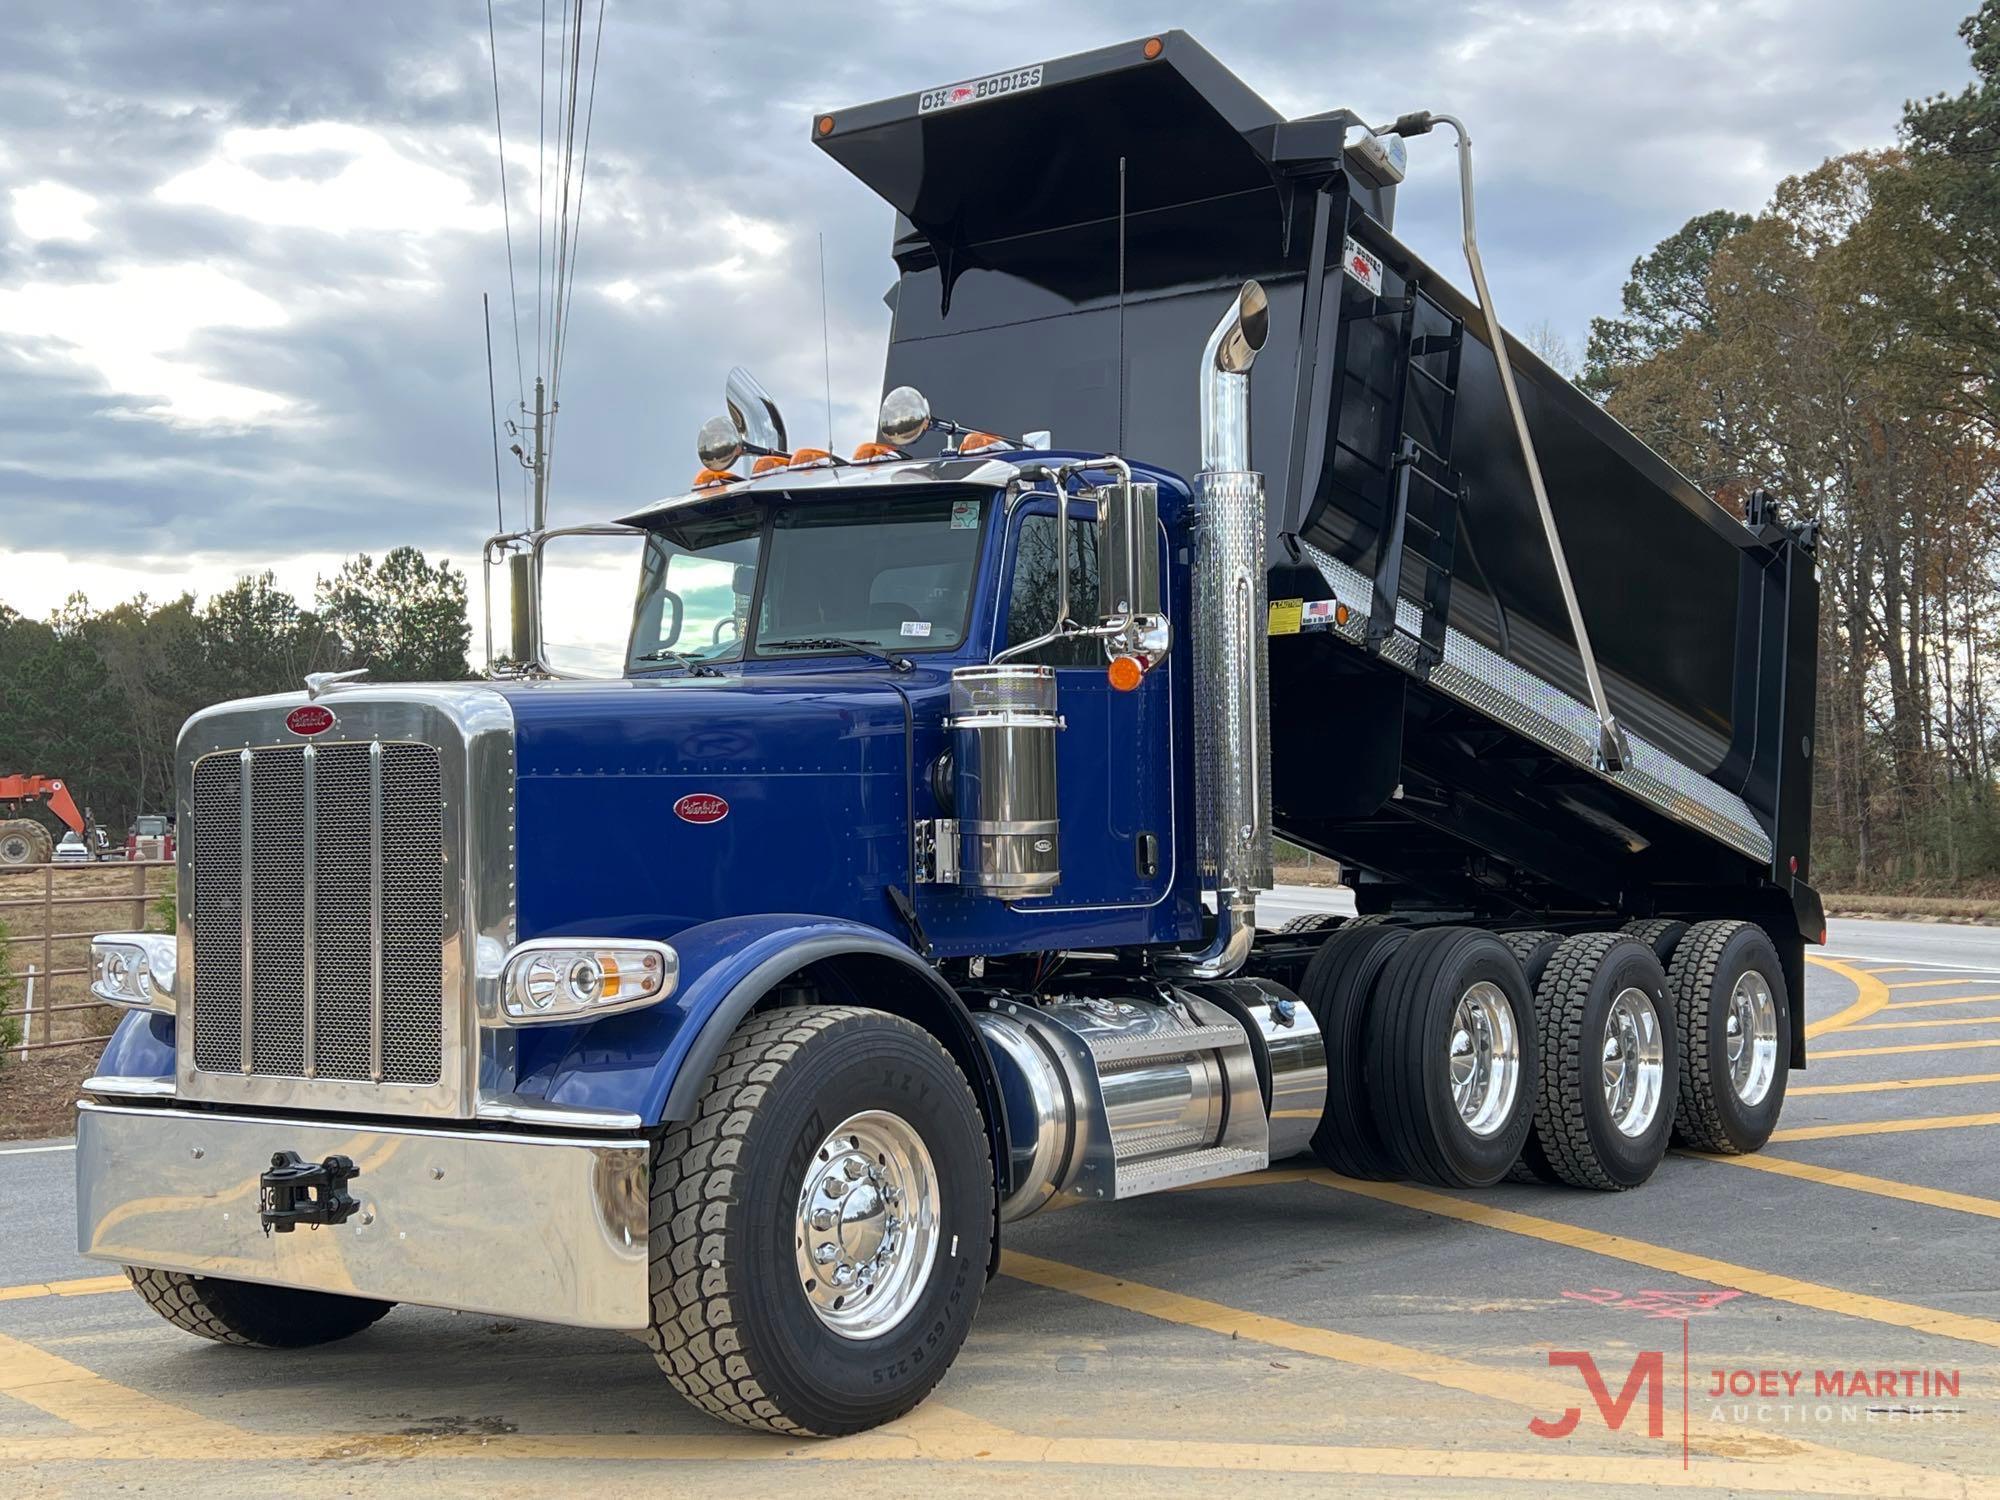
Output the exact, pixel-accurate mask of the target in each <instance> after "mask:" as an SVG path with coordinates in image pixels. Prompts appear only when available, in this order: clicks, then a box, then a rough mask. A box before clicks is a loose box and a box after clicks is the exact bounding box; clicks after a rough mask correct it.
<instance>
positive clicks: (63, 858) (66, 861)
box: [51, 833, 90, 865]
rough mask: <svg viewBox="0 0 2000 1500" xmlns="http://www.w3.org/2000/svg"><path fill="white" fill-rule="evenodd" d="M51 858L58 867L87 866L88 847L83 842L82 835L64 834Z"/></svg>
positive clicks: (88, 858) (88, 860)
mask: <svg viewBox="0 0 2000 1500" xmlns="http://www.w3.org/2000/svg"><path fill="white" fill-rule="evenodd" d="M51 858H52V859H53V860H54V862H55V863H56V864H59V865H87V864H89V863H90V846H89V845H88V844H86V843H85V842H84V841H83V835H82V834H80V833H66V834H64V835H63V836H62V842H61V843H59V844H57V845H56V848H55V853H54V854H53V855H52V856H51Z"/></svg>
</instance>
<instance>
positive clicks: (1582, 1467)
mask: <svg viewBox="0 0 2000 1500" xmlns="http://www.w3.org/2000/svg"><path fill="white" fill-rule="evenodd" d="M1570 1401H1571V1404H1574V1401H1575V1395H1574V1393H1572V1394H1571V1396H1570ZM138 1447H139V1442H138V1440H136V1439H134V1440H130V1441H127V1442H123V1443H117V1444H110V1443H106V1442H104V1441H103V1440H100V1439H88V1438H83V1439H79V1438H42V1439H27V1440H24V1441H17V1442H12V1443H4V1442H0V1463H6V1462H10V1461H11V1462H15V1463H22V1464H28V1465H31V1466H34V1467H37V1468H39V1467H41V1466H45V1465H49V1464H55V1463H62V1462H89V1461H100V1462H101V1461H103V1460H106V1459H116V1458H123V1457H138V1456H141V1455H140V1454H139V1453H138V1452H137V1451H136V1450H137V1448H138ZM158 1447H159V1445H157V1444H155V1445H151V1448H152V1449H155V1450H156V1449H157V1448H158ZM1820 1454H1821V1457H1820V1458H1819V1459H1818V1461H1816V1462H1815V1463H1814V1464H1813V1466H1812V1467H1810V1468H1806V1467H1803V1466H1801V1465H1800V1464H1798V1463H1796V1462H1791V1463H1772V1462H1757V1461H1754V1460H1744V1459H1740V1458H1736V1459H1707V1460H1704V1461H1703V1462H1702V1463H1700V1464H1696V1465H1693V1466H1691V1467H1689V1468H1686V1469H1683V1468H1682V1467H1681V1460H1680V1458H1679V1456H1678V1454H1676V1455H1674V1456H1672V1457H1650V1456H1648V1457H1639V1456H1633V1455H1629V1454H1621V1455H1619V1456H1616V1457H1597V1456H1593V1455H1590V1454H1585V1453H1578V1452H1576V1451H1574V1450H1573V1449H1568V1448H1566V1447H1564V1446H1561V1445H1555V1444H1549V1445H1544V1447H1543V1448H1542V1449H1541V1450H1540V1451H1525V1452H1499V1451H1491V1450H1488V1451H1480V1450H1477V1449H1457V1448H1454V1449H1436V1448H1396V1447H1386V1446H1385V1447H1364V1446H1345V1445H1339V1444H1331V1443H1311V1444H1307V1443H1256V1442H1211V1441H1202V1440H1199V1439H1196V1440H1188V1439H1175V1438H1107V1437H1041V1436H1037V1435H1035V1434H1032V1433H1023V1432H1015V1431H1012V1430H1011V1429H1009V1428H1006V1427H1001V1426H999V1425H997V1424H995V1423H990V1422H984V1421H981V1420H979V1419H978V1418H975V1417H970V1416H968V1415H966V1414H965V1413H962V1412H954V1411H951V1410H950V1409H949V1408H944V1407H940V1406H939V1404H938V1403H937V1402H935V1401H931V1402H926V1403H925V1404H924V1405H923V1406H921V1407H919V1408H918V1409H917V1410H916V1411H915V1412H913V1413H912V1414H911V1415H910V1416H909V1417H906V1418H904V1419H903V1420H902V1421H900V1422H896V1423H892V1424H891V1425H889V1426H887V1427H883V1428H879V1429H877V1430H876V1431H874V1432H870V1433H864V1434H862V1435H860V1436H858V1437H851V1438H841V1439H837V1440H835V1441H831V1442H810V1441H808V1442H795V1441H793V1440H790V1439H786V1438H765V1437H758V1436H753V1435H751V1434H748V1433H735V1434H731V1433H727V1432H722V1431H718V1432H717V1434H716V1435H714V1436H706V1435H704V1436H698V1437H697V1436H679V1435H669V1434H650V1435H641V1434H624V1433H602V1434H599V1433H575V1434H570V1433H549V1434H542V1433H510V1434H506V1435H502V1436H497V1437H485V1436H480V1435H477V1434H469V1435H465V1436H451V1437H437V1438H432V1437H419V1438H410V1437H383V1436H381V1435H378V1434H374V1433H355V1434H352V1435H347V1436H335V1437H327V1436H324V1435H315V1436H313V1437H311V1438H309V1439H307V1440H305V1442H304V1443H295V1444H293V1445H292V1447H291V1449H290V1450H289V1451H288V1452H287V1453H286V1454H285V1455H284V1457H286V1458H292V1459H300V1460H306V1461H323V1460H343V1459H373V1460H378V1461H379V1460H395V1459H400V1458H422V1459H425V1460H429V1461H438V1460H444V1459H452V1460H462V1459H474V1460H477V1459H486V1460H496V1459H497V1460H512V1461H518V1460H543V1461H547V1460H571V1461H574V1460H579V1459H581V1460H585V1461H590V1460H596V1461H610V1462H620V1463H633V1462H645V1463H675V1462H678V1463H732V1462H733V1463H768V1464H771V1465H791V1464H800V1465H814V1464H839V1463H867V1464H875V1465H883V1464H887V1463H901V1464H907V1463H911V1462H920V1463H931V1464H956V1465H975V1466H982V1467H984V1466H998V1465H1012V1466H1021V1465H1033V1466H1043V1465H1049V1466H1065V1467H1075V1468H1083V1469H1096V1468H1105V1469H1142V1470H1175V1471H1180V1472H1182V1473H1186V1472H1188V1471H1197V1472H1198V1471H1202V1470H1210V1471H1218V1472H1226V1473H1240V1474H1279V1475H1284V1474H1299V1475H1341V1476H1349V1477H1361V1478H1396V1479H1417V1480H1425V1479H1428V1480H1457V1481H1461V1482H1475V1483H1476V1482H1478V1481H1482V1480H1485V1481H1513V1482H1518V1483H1530V1484H1535V1483H1538V1484H1542V1485H1544V1486H1552V1485H1615V1486H1617V1487H1619V1488H1620V1489H1621V1490H1628V1489H1632V1488H1635V1487H1640V1486H1643V1487H1647V1488H1653V1487H1657V1488H1661V1489H1683V1490H1718V1489H1720V1490H1729V1491H1732V1492H1749V1493H1759V1494H1778V1495H1868V1496H1875V1495H1880V1496H1885V1497H1896V1500H1959V1497H1964V1496H1967V1495H1971V1494H1976V1493H1979V1491H1978V1490H1977V1489H1976V1488H1974V1486H1973V1484H1970V1483H1968V1481H1967V1480H1966V1479H1965V1478H1963V1477H1962V1476H1958V1475H1952V1474H1947V1473H1945V1472H1943V1471H1942V1470H1936V1469H1926V1468H1922V1467H1919V1466H1917V1465H1915V1464H1908V1463H1900V1462H1896V1461H1892V1460H1886V1459H1875V1458H1869V1457H1866V1456H1863V1455H1859V1454H1846V1453H1840V1452H1836V1451H1834V1450H1830V1449H1822V1450H1820ZM145 1456H153V1453H152V1452H149V1453H148V1454H147V1455H145ZM161 1456H168V1457H172V1456H185V1457H195V1456H197V1455H196V1454H194V1453H187V1454H184V1455H176V1454H174V1453H172V1452H171V1451H169V1452H168V1453H167V1454H165V1455H161ZM200 1456H209V1455H206V1454H204V1455H200ZM215 1456H220V1457H227V1458H232V1459H235V1460H237V1461H241V1462H268V1461H269V1459H270V1455H269V1454H268V1453H262V1452H257V1451H254V1449H251V1448H246V1449H244V1450H241V1451H237V1452H235V1453H222V1454H217V1455H215ZM989 1482H990V1483H992V1484H993V1485H995V1486H1000V1485H1004V1484H1006V1483H1007V1481H1006V1480H1004V1479H1003V1478H1002V1477H1001V1475H1000V1474H998V1473H996V1474H994V1475H993V1476H992V1478H991V1480H990V1481H989ZM1974 1483H1976V1482H1974ZM1106 1484H1107V1487H1109V1486H1110V1485H1114V1484H1117V1481H1115V1480H1107V1481H1106ZM1119 1487H1120V1488H1125V1487H1127V1486H1119ZM1114 1492H1116V1491H1114Z"/></svg>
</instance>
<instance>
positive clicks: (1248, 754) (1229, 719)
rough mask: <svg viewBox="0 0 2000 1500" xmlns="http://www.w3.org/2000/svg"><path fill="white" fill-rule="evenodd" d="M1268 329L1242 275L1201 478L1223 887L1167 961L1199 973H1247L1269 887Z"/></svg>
mask: <svg viewBox="0 0 2000 1500" xmlns="http://www.w3.org/2000/svg"><path fill="white" fill-rule="evenodd" d="M1269 332H1270V302H1269V299H1268V298H1267V297H1266V296H1265V293H1264V288H1263V287H1262V286H1260V285H1258V284H1257V283H1256V282H1254V281H1246V282H1245V283H1244V284H1243V288H1242V290H1241V291H1240V292H1238V293H1237V295H1236V300H1235V301H1234V302H1233V303H1232V304H1231V305H1230V308H1229V311H1228V312H1226V313H1225V314H1223V317H1222V320H1221V321H1220V322H1218V323H1217V324H1216V325H1215V330H1214V332H1212V333H1210V334H1209V336H1208V344H1207V346H1206V347H1205V348H1204V349H1203V350H1202V356H1201V458H1202V469H1201V473H1200V475H1199V476H1198V477H1197V479H1196V482H1195V512H1196V515H1195V527H1196V533H1197V534H1196V540H1195V565H1194V689H1195V830H1196V838H1197V850H1198V857H1199V860H1200V866H1201V872H1202V876H1203V878H1204V880H1207V879H1211V878H1212V879H1213V880H1214V881H1215V886H1216V898H1215V899H1216V923H1215V935H1214V937H1213V938H1212V939H1211V940H1210V942H1209V944H1208V946H1207V947H1206V948H1204V949H1202V950H1201V951H1200V952H1199V953H1193V954H1176V955H1174V956H1172V957H1171V958H1167V959H1163V960H1162V965H1163V967H1168V968H1170V969H1171V970H1172V971H1173V972H1174V973H1176V974H1183V975H1186V976H1188V977H1189V978H1194V979H1222V978H1227V977H1228V976H1229V975H1231V974H1234V973H1235V972H1236V971H1237V970H1238V969H1240V968H1242V967H1243V965H1244V963H1245V961H1246V960H1248V958H1249V956H1250V945H1251V942H1252V941H1253V939H1254V937H1255V928H1256V910H1257V892H1259V891H1262V890H1269V889H1270V887H1271V878H1272V873H1271V747H1270V738H1269V729H1270V721H1271V681H1270V664H1269V652H1268V648H1267V640H1266V633H1265V632H1266V616H1267V614H1268V613H1269V605H1268V601H1267V593H1268V588H1267V584H1266V580H1265V568H1264V476H1263V475H1262V474H1259V473H1257V472H1255V471H1254V470H1252V469H1251V467H1250V367H1251V365H1252V364H1254V363H1255V362H1256V359H1257V351H1258V350H1260V349H1262V348H1263V347H1264V340H1265V337H1266V335H1267V334H1268V333H1269Z"/></svg>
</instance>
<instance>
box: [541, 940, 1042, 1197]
mask: <svg viewBox="0 0 2000 1500" xmlns="http://www.w3.org/2000/svg"><path fill="white" fill-rule="evenodd" d="M672 942H673V946H674V951H675V953H677V954H678V955H679V957H680V984H679V987H678V988H677V989H676V990H675V992H674V994H673V995H672V996H671V997H669V998H668V999H667V1000H665V1001H664V1002H662V1003H661V1004H659V1005H655V1006H650V1007H648V1008H647V1009H645V1010H637V1011H632V1012H630V1013H629V1014H627V1015H622V1016H612V1017H607V1018H606V1019H604V1020H602V1021H599V1022H597V1023H596V1024H595V1025H593V1026H591V1027H589V1028H588V1029H585V1030H579V1031H575V1032H572V1033H569V1043H570V1044H569V1046H568V1048H567V1050H566V1051H565V1053H564V1054H563V1055H562V1056H561V1057H560V1058H552V1059H549V1060H548V1061H547V1063H546V1064H545V1066H543V1067H541V1068H538V1069H536V1070H535V1076H533V1077H524V1078H522V1079H521V1082H520V1091H521V1092H522V1093H523V1094H528V1095H531V1096H540V1097H543V1098H545V1099H547V1101H548V1102H549V1103H550V1104H559V1105H579V1106H587V1107H597V1108H610V1109H622V1110H629V1111H632V1112H634V1113H636V1114H638V1115H639V1116H640V1118H641V1119H644V1120H647V1121H649V1122H652V1123H654V1124H667V1123H670V1122H673V1121H678V1120H686V1119H691V1118H692V1117H693V1115H694V1112H695V1106H696V1103H697V1101H698V1100H699V1099H700V1097H701V1090H702V1088H703V1086H704V1085H705V1084H706V1083H707V1081H708V1075H709V1073H710V1071H711V1070H712V1069H713V1068H714V1066H715V1060H716V1058H718V1057H719V1056H721V1054H722V1049H723V1047H724V1046H725V1045H727V1043H728V1041H729V1037H730V1034H731V1033H732V1032H734V1031H735V1030H736V1027H737V1024H738V1023H739V1022H740V1021H742V1019H743V1018H744V1016H746V1015H748V1014H749V1013H750V1011H751V1010H752V1009H753V1008H755V1006H756V1005H757V1003H758V1002H759V1001H761V1000H764V999H765V998H767V997H768V996H769V995H770V993H771V991H772V990H773V989H774V988H775V987H776V986H777V985H778V983H779V982H780V981H781V980H783V979H785V978H786V977H787V976H789V975H791V974H795V973H797V972H798V971H799V970H800V969H802V968H804V967H806V966H807V965H808V964H813V963H818V962H822V961H824V960H828V959H838V958H846V957H857V956H859V957H868V958H873V959H878V960H883V961H887V962H890V963H894V964H897V965H899V966H900V967H902V968H903V969H906V970H908V971H909V974H910V977H911V978H912V979H913V980H914V981H917V982H918V983H920V984H921V985H922V986H923V988H924V989H925V990H926V991H927V992H928V994H929V996H931V997H934V998H935V1001H936V1012H935V1014H936V1020H935V1021H934V1022H933V1023H932V1029H933V1030H936V1031H938V1032H939V1033H940V1040H942V1041H943V1042H944V1043H945V1044H946V1046H947V1047H948V1048H949V1049H950V1050H951V1052H952V1053H953V1055H954V1057H955V1058H956V1059H957V1060H959V1062H960V1063H961V1065H963V1064H964V1062H965V1061H967V1060H968V1059H969V1060H970V1061H971V1062H972V1064H973V1068H972V1075H973V1076H972V1077H971V1079H970V1081H971V1084H972V1087H973V1092H974V1095H975V1097H976V1098H977V1099H978V1100H979V1103H980V1107H981V1110H982V1112H983V1114H984V1116H985V1119H986V1126H987V1135H988V1138H989V1145H990V1146H991V1147H992V1149H993V1153H994V1160H995V1161H996V1162H997V1163H998V1164H999V1166H998V1169H997V1170H998V1171H999V1172H1001V1173H1005V1172H1006V1171H1007V1170H1008V1166H1009V1161H1010V1158H1009V1154H1008V1151H1007V1149H1006V1146H1005V1142H1006V1140H1007V1122H1006V1116H1005V1112H1004V1106H1003V1105H1002V1103H1001V1099H1000V1090H999V1086H998V1083H997V1081H996V1080H995V1078H994V1074H993V1063H992V1059H991V1058H990V1057H989V1056H988V1055H987V1052H986V1046H985V1043H984V1042H982V1041H981V1040H980V1038H979V1033H978V1030H977V1028H976V1027H974V1025H973V1024H972V1016H971V1013H970V1012H969V1011H968V1010H967V1009H966V1005H965V1002H964V1001H963V1000H961V999H960V998H959V996H958V992H957V991H956V990H954V989H953V988H952V987H951V986H950V985H949V984H947V983H946V982H945V981H944V979H943V978H942V977H941V976H940V975H939V974H938V973H937V971H936V970H935V969H933V968H931V966H930V965H929V964H927V963H925V962H924V961H923V960H922V959H921V958H919V957H918V956H917V955H916V953H915V952H913V951H912V950H911V949H910V948H909V947H907V946H906V945H905V944H903V943H900V942H898V941H896V940H895V939H894V938H892V937H890V936H889V935H888V934H887V933H885V932H883V931H882V930H881V929H880V928H877V927H869V926H866V925H864V924H862V923H859V922H853V921H848V920H845V919H843V918H839V917H821V916H813V915H810V914H806V913H798V912H772V913H764V914H760V915H757V916H745V917H724V918H722V919H720V920H718V921H714V922H703V923H701V924H699V925H697V926H694V927H688V928H684V929H682V930H681V931H680V932H677V933H675V934H674V936H673V939H672ZM999 1186H1000V1188H1001V1191H1002V1193H1003V1195H1004V1193H1005V1192H1006V1191H1007V1187H1008V1184H1006V1183H1005V1182H1002V1183H1000V1184H999Z"/></svg>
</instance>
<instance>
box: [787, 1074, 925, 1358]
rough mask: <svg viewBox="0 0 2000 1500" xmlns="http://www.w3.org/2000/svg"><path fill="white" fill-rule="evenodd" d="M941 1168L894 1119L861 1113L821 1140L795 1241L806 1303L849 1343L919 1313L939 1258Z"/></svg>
mask: <svg viewBox="0 0 2000 1500" xmlns="http://www.w3.org/2000/svg"><path fill="white" fill-rule="evenodd" d="M939 1216H940V1210H939V1195H938V1179H937V1169H936V1168H935V1167H934V1166H933V1165H932V1163H931V1154H930V1151H929V1150H928V1149H927V1148H926V1147H925V1145H924V1140H923V1137H922V1136H920V1135H918V1134H917V1132H916V1130H915V1129H914V1128H912V1127H911V1125H910V1123H909V1122H908V1121H907V1120H905V1119H903V1117H902V1116H900V1115H894V1114H890V1113H889V1112H888V1111H887V1110H875V1109H871V1110H864V1111H863V1112H862V1113H860V1114H857V1115H850V1116H848V1117H847V1118H846V1119H845V1120H842V1121H841V1122H840V1124H839V1125H837V1126H835V1127H834V1129H833V1131H832V1133H831V1134H829V1135H828V1136H827V1138H826V1139H825V1140H823V1141H821V1142H820V1145H819V1149H818V1150H817V1151H816V1152H814V1153H813V1156H812V1158H811V1160H810V1161H809V1162H808V1163H807V1166H806V1175H805V1181H804V1182H803V1183H802V1184H800V1187H799V1203H798V1214H797V1222H796V1224H795V1227H794V1229H795V1232H794V1244H795V1246H796V1256H797V1263H798V1272H799V1285H800V1286H801V1288H803V1290H804V1291H805V1294H806V1303H807V1305H808V1306H810V1307H811V1308H812V1310H813V1312H814V1314H815V1315H816V1316H817V1317H818V1318H819V1320H820V1322H822V1323H824V1324H825V1325H826V1326H827V1327H828V1328H831V1329H832V1330H833V1331H834V1332H835V1333H838V1334H841V1335H842V1336H843V1337H846V1338H851V1339H875V1338H880V1337H882V1335H884V1334H885V1333H888V1332H889V1331H890V1330H891V1329H893V1328H895V1327H896V1326H897V1325H898V1324H900V1323H901V1322H902V1321H903V1320H904V1319H905V1318H907V1317H908V1316H909V1315H910V1313H911V1311H912V1310H913V1309H914V1308H915V1307H916V1305H917V1303H918V1301H919V1300H920V1299H921V1298H922V1296H923V1291H924V1287H925V1285H926V1283H927V1282H928V1281H929V1279H930V1270H931V1262H932V1261H934V1260H935V1259H936V1258H937V1242H938V1220H939Z"/></svg>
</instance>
